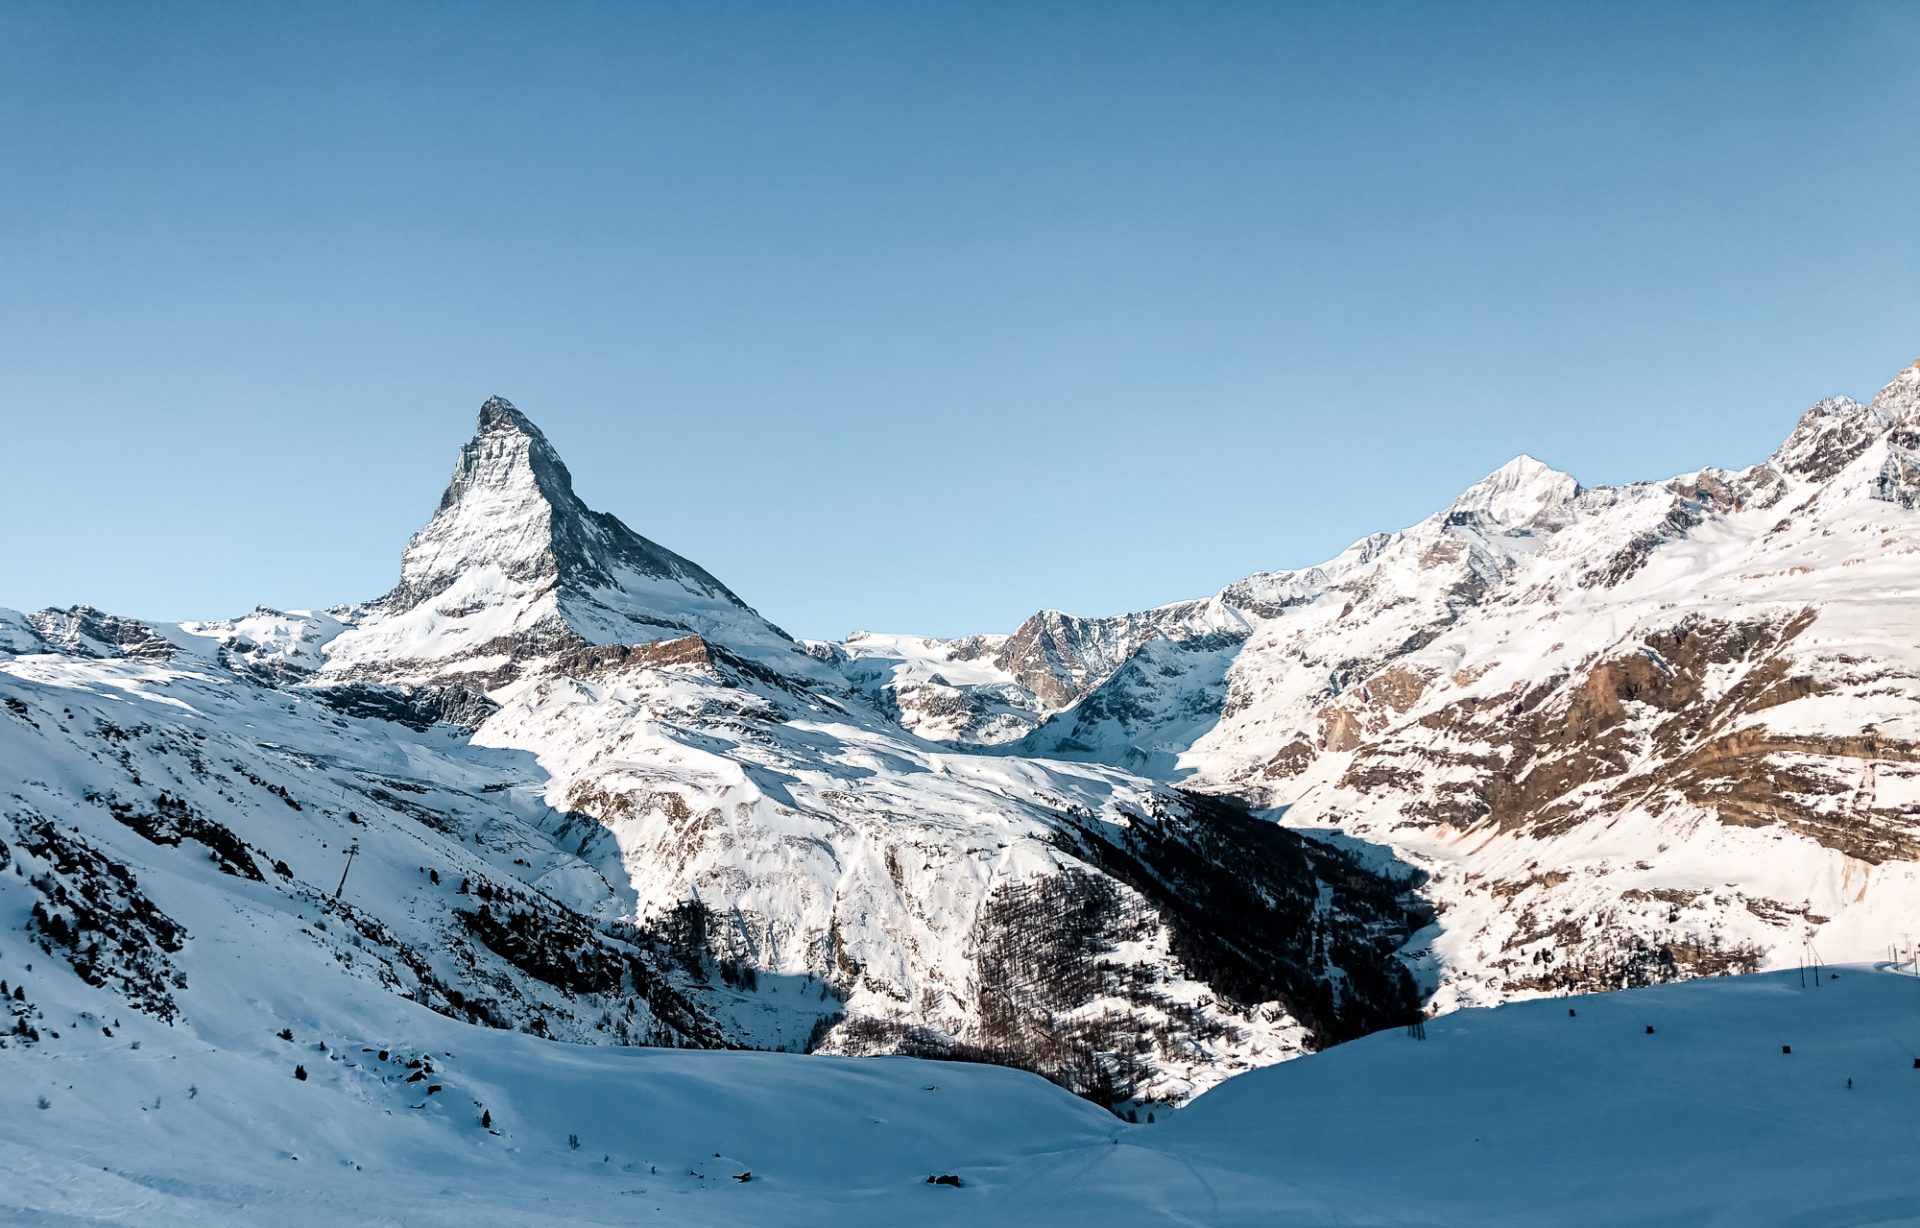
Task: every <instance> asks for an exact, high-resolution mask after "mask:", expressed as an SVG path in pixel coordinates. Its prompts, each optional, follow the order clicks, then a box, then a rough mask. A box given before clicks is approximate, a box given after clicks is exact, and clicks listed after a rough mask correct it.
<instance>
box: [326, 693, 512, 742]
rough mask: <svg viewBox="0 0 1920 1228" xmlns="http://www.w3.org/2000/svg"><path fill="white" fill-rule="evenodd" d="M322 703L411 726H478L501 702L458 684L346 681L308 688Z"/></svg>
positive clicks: (356, 713) (496, 710)
mask: <svg viewBox="0 0 1920 1228" xmlns="http://www.w3.org/2000/svg"><path fill="white" fill-rule="evenodd" d="M308 692H309V693H310V694H312V695H313V696H314V697H315V698H316V699H318V700H320V702H321V703H324V704H326V705H327V706H328V707H330V708H332V709H333V710H334V711H336V712H339V713H341V714H342V715H344V716H357V717H361V718H363V719H366V720H377V721H393V722H395V723H397V724H401V725H405V726H406V727H407V728H409V729H418V730H426V729H429V728H431V727H433V726H434V725H451V726H453V727H454V728H456V729H477V728H478V727H479V725H480V722H482V721H484V720H486V719H487V718H488V717H489V716H492V715H493V714H494V713H495V712H498V711H499V710H500V705H499V704H497V703H495V702H493V701H492V700H491V699H488V698H487V697H486V696H485V695H483V694H481V693H480V692H478V691H470V690H468V689H466V688H465V687H455V686H422V687H406V686H382V685H380V684H378V683H372V682H343V683H339V684H337V685H334V686H321V687H311V688H308Z"/></svg>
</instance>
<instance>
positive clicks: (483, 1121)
mask: <svg viewBox="0 0 1920 1228" xmlns="http://www.w3.org/2000/svg"><path fill="white" fill-rule="evenodd" d="M480 1128H481V1129H482V1130H491V1129H493V1110H492V1109H485V1110H482V1112H481V1114H480Z"/></svg>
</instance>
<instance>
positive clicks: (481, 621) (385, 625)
mask: <svg viewBox="0 0 1920 1228" xmlns="http://www.w3.org/2000/svg"><path fill="white" fill-rule="evenodd" d="M372 609H373V612H374V617H373V618H371V619H369V620H368V621H367V622H366V623H365V624H363V625H362V626H361V627H360V628H358V629H356V630H355V631H352V632H349V633H347V634H345V635H343V636H341V637H340V638H339V639H338V640H336V641H335V642H334V644H333V645H332V646H331V650H330V656H331V658H332V660H333V662H334V664H335V665H336V667H337V668H338V669H340V670H343V671H346V672H350V673H353V674H354V675H355V676H369V677H382V678H385V677H388V676H392V677H398V678H402V679H403V680H409V681H412V680H418V679H420V678H440V677H445V676H448V675H449V674H450V673H459V672H460V671H467V672H472V670H473V669H474V668H475V667H474V666H473V665H472V664H471V663H472V662H473V661H475V660H480V659H488V660H490V659H493V658H495V657H498V656H499V655H500V654H501V653H502V652H509V653H511V654H513V655H515V656H519V657H525V656H527V654H528V653H529V652H530V651H532V650H533V647H534V646H540V645H563V644H565V643H567V642H576V643H577V642H582V641H584V642H586V643H592V644H607V643H623V644H633V643H642V642H646V641H649V640H654V639H671V638H676V637H679V636H684V635H700V636H703V637H705V638H707V639H709V640H712V641H714V642H716V643H719V644H722V645H724V646H727V647H730V648H733V649H734V650H735V651H737V652H741V653H743V654H745V655H747V656H752V657H756V658H758V659H761V660H773V661H778V662H779V663H780V664H781V665H782V666H783V667H789V666H791V663H792V660H793V659H794V658H798V657H800V653H799V649H798V647H797V646H796V645H795V644H794V643H793V641H792V640H791V639H789V638H788V637H787V635H786V633H785V632H783V631H781V630H779V629H778V628H777V627H774V626H772V625H771V624H769V623H767V622H766V621H765V620H764V619H762V618H761V617H760V616H759V615H758V614H756V613H754V612H753V611H752V610H751V609H749V608H748V607H747V605H746V603H745V602H743V601H741V600H740V598H738V597H737V596H735V595H734V594H733V593H732V592H731V591H730V590H729V589H728V588H727V587H726V585H724V584H722V583H721V582H720V581H719V580H717V579H715V578H714V577H713V576H712V575H711V574H709V573H708V572H707V571H706V570H705V569H703V568H701V567H700V566H699V565H698V564H696V563H694V562H692V561H690V560H688V559H685V558H682V557H681V556H680V555H678V554H675V553H674V552H673V551H671V550H668V549H667V548H666V547H664V546H661V545H658V544H657V543H655V542H652V541H649V540H647V539H646V538H644V537H642V536H640V535H639V534H638V533H635V532H634V531H633V530H632V529H629V528H628V527H627V526H626V525H625V524H622V523H621V522H620V520H619V519H618V518H616V517H614V516H611V515H608V514H607V513H605V512H597V511H594V510H593V509H591V508H589V507H588V506H587V505H586V504H585V502H583V501H582V500H581V499H580V497H579V496H578V495H577V494H575V493H574V489H573V476H572V475H571V474H570V473H568V472H567V467H566V464H565V463H564V462H563V461H561V459H560V454H559V453H558V452H556V451H555V450H554V448H553V445H552V444H550V443H548V442H547V437H546V436H545V435H544V434H542V433H541V431H540V428H539V427H537V426H535V425H534V424H533V422H532V421H531V420H530V419H528V417H527V416H526V415H525V414H523V413H521V412H520V411H519V410H518V409H516V408H514V406H513V403H512V402H510V401H508V400H507V399H506V398H504V397H498V396H495V397H489V398H487V400H486V402H485V403H484V404H482V405H481V407H480V414H479V417H478V420H477V422H476V424H475V428H474V434H473V436H472V438H470V439H468V440H467V442H466V443H465V444H463V445H461V448H460V454H459V457H458V458H457V459H456V460H455V462H454V467H453V476H452V478H451V479H450V480H449V481H448V483H447V488H446V490H445V492H444V493H442V494H441V496H440V503H439V506H438V507H437V508H436V509H435V510H434V514H433V519H432V520H430V521H429V522H428V523H427V525H426V527H425V528H423V529H421V530H420V531H419V532H418V533H415V534H414V535H413V538H412V540H410V541H409V542H408V543H407V548H406V551H405V553H404V554H403V555H402V556H401V560H400V583H399V584H398V585H396V586H395V587H394V588H393V590H392V591H391V592H389V593H388V594H387V595H386V596H384V597H382V598H380V600H379V601H377V602H375V603H374V605H373V607H372ZM804 665H805V662H804V661H803V662H802V666H793V668H803V667H804Z"/></svg>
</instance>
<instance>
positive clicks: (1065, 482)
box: [0, 0, 1920, 637]
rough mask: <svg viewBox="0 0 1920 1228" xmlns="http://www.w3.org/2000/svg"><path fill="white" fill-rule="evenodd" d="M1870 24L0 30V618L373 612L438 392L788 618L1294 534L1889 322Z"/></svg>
mask: <svg viewBox="0 0 1920 1228" xmlns="http://www.w3.org/2000/svg"><path fill="white" fill-rule="evenodd" d="M1916 52H1920V6H1913V5H1900V4H1886V5H1845V4H1835V5H1812V4H1805V5H1802V4H1792V5H1777V4H1759V3H1742V4H1729V5H1673V4H1644V5H1643V4H1604V5H1595V6H1591V7H1588V6H1580V5H1564V4H1558V5H1556V4H1515V5H1476V4H1449V5H1438V4H1418V5H1389V4H1379V5H1354V6H1325V7H1322V6H1306V5H1302V6H1289V5H1283V4H1261V5H1210V4H1171V3H1169V4H1162V5H1131V4H1124V3H1097V4H1088V5H1055V4H1030V5H1028V4H1023V5H995V4H969V5H960V4H952V5H921V4H886V5H874V6H858V5H836V4H821V5H811V4H808V5H789V4H768V5H758V4H729V5H700V4H685V5H681V4H663V5H628V4H620V5H607V6H593V5H567V4H555V5H537V6H500V7H498V8H488V7H486V6H484V5H477V4H466V5H435V4H409V5H388V4H367V5H353V4H325V5H309V6H291V5H281V6H254V5H242V4H232V5H195V4H180V5H137V4H127V5H119V4H113V3H100V4H66V5H51V4H44V5H43V4H35V3H32V2H31V0H27V2H24V3H23V2H18V0H16V2H15V3H10V4H8V5H6V6H4V7H0V180H4V183H5V185H6V187H5V190H4V191H0V458H4V473H5V475H6V482H5V485H6V487H7V497H6V499H5V507H6V508H7V522H6V531H5V534H4V538H0V540H3V541H4V543H5V545H4V552H5V553H4V556H0V558H3V559H4V562H3V563H0V604H4V605H10V606H16V607H28V608H33V607H38V606H41V605H47V604H62V605H65V604H69V603H72V602H78V601H88V602H92V603H94V604H97V605H101V606H104V607H106V608H108V609H112V610H116V611H119V612H123V613H130V614H136V615H142V616H146V617H154V618H179V617H192V616H214V615H221V614H228V613H234V612H238V611H241V610H244V609H248V608H251V607H252V606H253V605H254V604H255V603H256V602H265V603H267V604H272V605H278V606H281V607H294V606H311V605H319V604H327V603H331V602H335V601H342V600H349V599H358V598H365V597H371V596H374V595H377V594H379V593H381V592H383V591H385V589H386V588H388V587H389V586H390V585H391V584H392V582H393V580H394V578H395V576H396V574H397V568H398V558H399V552H400V549H401V548H402V546H403V545H404V543H405V541H406V537H407V535H408V534H409V533H410V532H412V531H413V530H414V529H415V528H417V527H418V526H419V525H420V524H422V523H424V522H425V520H426V519H427V517H428V516H429V514H430V513H431V511H432V509H433V504H434V501H435V499H436V498H437V497H438V494H439V492H440V489H441V487H442V485H443V484H444V482H445V480H446V477H447V475H448V473H449V471H450V469H451V466H452V462H453V456H454V452H455V450H456V448H457V447H458V445H459V444H460V443H461V442H462V441H463V440H464V439H465V437H466V435H467V434H468V432H469V431H470V429H471V426H472V418H473V414H474V411H475V410H476V409H477V408H478V406H479V404H480V402H481V401H482V400H483V399H484V398H485V397H486V396H487V395H489V394H491V393H499V394H501V395H504V396H507V397H509V398H511V399H512V400H513V401H514V402H515V403H516V404H518V405H519V406H520V407H521V408H522V409H523V410H524V411H526V412H527V413H528V414H529V415H530V416H531V417H532V418H533V419H534V420H535V421H537V422H539V423H540V424H541V425H542V427H543V428H544V429H545V431H546V433H547V434H548V436H549V437H550V438H551V439H552V440H553V441H554V442H555V444H556V445H557V446H558V447H559V448H560V450H561V452H562V453H563V455H565V456H566V458H567V460H568V462H569V464H570V466H571V467H572V469H573V471H574V475H575V479H576V483H577V485H578V487H579V488H580V490H581V492H582V494H583V495H584V496H585V497H586V498H587V499H588V501H589V502H590V503H592V504H594V505H595V506H598V507H602V508H605V509H607V510H609V511H612V512H614V513H616V514H618V515H619V516H621V517H622V518H623V519H625V520H627V521H628V522H629V523H630V524H632V525H633V526H634V527H635V528H636V529H638V530H639V531H641V532H642V533H645V534H647V535H648V536H651V537H653V538H655V539H657V540H659V541H661V542H663V543H664V544H666V545H668V546H670V547H672V548H674V549H676V550H679V551H681V552H682V553H684V554H687V555H689V556H690V557H692V558H694V559H696V560H698V561H699V562H701V563H702V564H703V565H705V566H706V567H708V568H709V569H710V570H712V571H713V572H715V573H716V574H717V575H719V576H720V577H721V578H722V579H724V580H726V581H727V582H728V583H729V584H731V585H732V586H733V587H734V588H735V589H736V590H737V591H738V592H740V593H741V594H742V595H743V596H744V597H746V598H747V599H748V600H749V601H750V602H752V603H753V604H754V605H756V606H757V607H758V608H759V609H760V610H761V611H762V612H763V613H765V614H767V615H768V616H769V617H771V618H773V619H774V620H776V621H778V622H780V623H781V624H783V625H784V626H786V627H787V628H788V629H789V630H791V631H794V632H795V633H797V634H803V635H811V636H823V637H827V636H838V635H841V634H843V633H844V632H846V631H847V630H849V629H851V628H853V627H855V626H865V627H870V628H875V629H887V630H920V631H925V632H928V633H939V634H952V633H960V632H966V631H973V630H1006V629H1011V627H1012V626H1013V625H1014V624H1015V623H1017V622H1018V621H1019V619H1020V618H1022V617H1023V616H1024V615H1025V614H1027V613H1028V612H1030V611H1032V610H1033V609H1035V608H1037V607H1040V606H1043V605H1050V606H1057V607H1061V608H1065V609H1069V610H1074V611H1077V612H1082V613H1111V612H1117V611H1120V610H1124V609H1130V608H1138V607H1141V606H1145V605H1150V604H1155V603H1159V602H1163V601H1170V600H1174V599H1177V598H1182V597H1187V596H1194V595H1199V594H1202V593H1206V592H1210V591H1212V590H1213V589H1216V588H1218V587H1220V586H1221V585H1222V584H1225V583H1227V582H1228V581H1230V580H1233V579H1235V578H1237V577H1239V576H1241V575H1243V574H1245V573H1248V572H1250V571H1254V570H1256V569H1261V568H1273V567H1284V566H1295V565H1303V564H1308V563H1312V562H1317V561H1319V560H1321V559H1323V558H1325V557H1327V556H1329V555H1331V554H1333V553H1334V552H1336V551H1337V550H1339V549H1340V548H1341V547H1342V546H1343V545H1345V544H1346V543H1347V542H1349V541H1351V540H1352V539H1354V538H1356V537H1358V536H1360V535H1362V534H1364V533H1367V532H1370V531H1373V530H1376V529H1381V528H1392V527H1398V526H1401V525H1404V524H1407V523H1410V522H1412V521H1414V520H1416V519H1418V518H1420V517H1421V516H1423V515H1425V514H1427V513H1428V512H1430V511H1432V510H1434V509H1435V508H1437V507H1439V506H1442V505H1444V504H1445V503H1446V502H1447V500H1448V499H1449V498H1450V497H1451V496H1452V495H1453V494H1454V493H1455V492H1457V491H1458V490H1459V489H1460V488H1461V487H1463V486H1465V485H1467V484H1468V483H1470V482H1471V481H1473V480H1474V479H1475V478H1477V477H1478V476H1480V475H1481V474H1483V473H1485V472H1486V471H1488V470H1491V469H1493V468H1495V467H1496V466H1498V465H1499V464H1500V463H1502V462H1503V461H1505V460H1506V459H1507V458H1508V457H1510V456H1512V455H1513V454H1515V453H1518V452H1522V451H1524V452H1529V453H1532V454H1534V455H1536V456H1539V457H1540V458H1541V459H1543V460H1546V461H1548V462H1549V463H1551V464H1554V465H1557V466H1559V467H1560V468H1563V469H1567V470H1570V471H1571V472H1573V473H1574V474H1575V475H1576V476H1578V477H1579V478H1580V479H1581V480H1582V481H1584V482H1587V483H1589V484H1593V483H1600V482H1612V481H1622V480H1629V479H1634V478H1652V477H1660V476H1665V475H1667V474H1670V473H1674V472H1679V471H1683V470H1687V469H1692V468H1697V467H1699V466H1702V465H1706V464H1728V465H1738V464H1745V463H1750V462H1753V461H1756V460H1759V459H1761V458H1763V457H1764V456H1765V455H1766V454H1767V453H1768V452H1769V451H1770V450H1771V449H1772V447H1773V446H1774V445H1775V444H1776V443H1777V442H1778V441H1779V440H1780V439H1781V438H1783V437H1784V436H1785V435H1786V433H1787V432H1788V430H1789V429H1790V428H1791V426H1792V423H1793V421H1794V419H1795V418H1796V417H1797V415H1798V414H1799V412H1800V411H1801V410H1802V409H1804V408H1805V407H1806V406H1807V405H1809V404H1811V403H1812V402H1813V401H1814V400H1816V399H1818V398H1819V397H1821V396H1825V395H1829V394H1833V393H1847V394H1851V395H1855V396H1865V395H1868V394H1870V393H1871V392H1872V391H1873V390H1874V389H1875V388H1876V387H1877V386H1878V385H1879V384H1880V383H1881V382H1883V381H1884V380H1885V379H1887V378H1889V377H1890V376H1891V375H1892V374H1893V373H1894V372H1895V371H1896V370H1897V369H1899V368H1900V367H1901V366H1903V365H1905V364H1906V363H1907V362H1908V361H1910V360H1912V359H1913V358H1914V357H1915V355H1916V354H1920V224H1916V221H1915V218H1916V216H1917V214H1916V204H1915V202H1916V201H1920V158H1916V157H1915V156H1914V154H1913V142H1914V138H1915V136H1916V134H1920V54H1916Z"/></svg>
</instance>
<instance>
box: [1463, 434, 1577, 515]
mask: <svg viewBox="0 0 1920 1228" xmlns="http://www.w3.org/2000/svg"><path fill="white" fill-rule="evenodd" d="M1579 494H1580V483H1579V482H1576V481H1575V480H1574V479H1573V475H1572V474H1568V473H1562V472H1561V471H1560V470H1558V469H1555V468H1553V467H1552V466H1551V465H1547V464H1544V463H1542V462H1540V461H1538V460H1535V459H1534V458H1533V457H1531V456H1528V455H1526V454H1525V453H1524V452H1523V453H1521V454H1520V455H1519V456H1516V457H1514V458H1513V459H1512V460H1510V461H1508V462H1507V463H1506V464H1504V465H1502V466H1500V467H1499V468H1498V469H1495V470H1494V471H1493V472H1492V473H1489V474H1488V475H1487V476H1486V477H1484V478H1481V479H1480V480H1479V481H1478V482H1475V483H1474V484H1473V485H1471V486H1469V487H1467V488H1466V490H1464V491H1462V492H1461V494H1460V497H1459V498H1457V499H1455V500H1454V501H1453V503H1452V505H1451V506H1449V507H1448V508H1447V514H1448V516H1449V517H1452V516H1458V515H1460V514H1462V513H1472V514H1475V515H1477V516H1479V517H1480V518H1482V519H1483V520H1486V521H1489V522H1491V523H1492V524H1494V525H1497V526H1499V527H1502V528H1522V527H1531V526H1534V525H1536V524H1544V523H1545V522H1547V521H1553V522H1555V523H1558V522H1560V521H1562V520H1563V519H1564V513H1565V512H1566V510H1567V505H1568V504H1570V503H1572V502H1573V500H1574V499H1575V498H1576V497H1578V495H1579Z"/></svg>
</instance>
